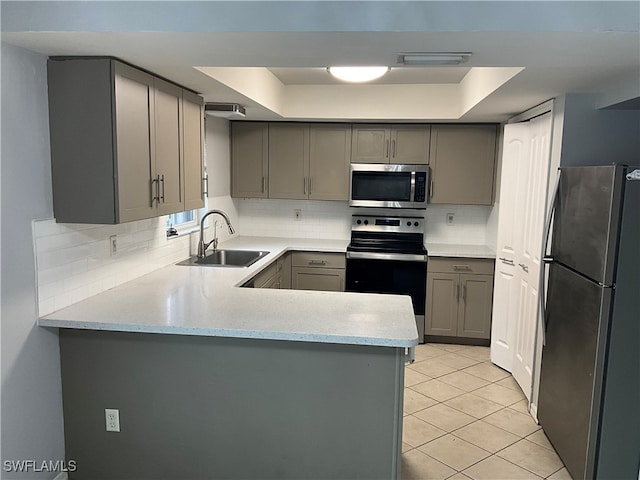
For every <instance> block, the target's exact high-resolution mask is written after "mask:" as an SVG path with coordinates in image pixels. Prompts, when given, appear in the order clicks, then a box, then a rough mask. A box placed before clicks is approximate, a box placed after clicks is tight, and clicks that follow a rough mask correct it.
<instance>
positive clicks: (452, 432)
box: [403, 347, 565, 478]
mask: <svg viewBox="0 0 640 480" xmlns="http://www.w3.org/2000/svg"><path fill="white" fill-rule="evenodd" d="M433 348H438V347H433ZM464 350H465V349H464V348H460V349H456V350H452V351H449V350H444V349H442V351H443V353H442V354H441V355H435V356H431V357H427V358H423V359H421V360H419V361H418V362H416V363H420V362H425V361H427V360H432V361H437V358H438V357H441V356H443V355H449V354H453V355H462V356H464V357H465V358H468V359H470V360H473V361H475V362H476V363H474V364H472V365H466V366H463V367H454V366H451V365H448V364H446V363H444V362H438V363H440V364H442V365H444V366H446V367H448V368H453V369H454V370H453V371H452V372H449V373H445V374H443V375H439V376H435V377H433V376H430V375H426V374H422V373H420V372H419V371H417V370H413V369H411V370H413V371H414V372H415V373H419V374H421V375H424V376H425V377H428V379H427V380H424V381H421V382H418V383H415V384H412V385H411V386H405V391H406V390H407V389H408V390H411V391H412V392H413V393H416V394H418V395H421V396H423V397H425V398H426V399H429V400H430V401H433V402H436V403H435V404H433V405H430V406H428V407H424V408H421V409H419V410H416V411H414V412H412V413H408V414H407V415H406V417H409V416H411V417H413V418H414V419H416V420H420V421H422V422H425V423H426V424H428V425H430V426H431V427H434V428H437V429H439V430H441V431H443V432H444V433H443V434H442V435H438V436H437V437H435V438H432V439H430V440H429V441H427V442H425V443H422V444H420V445H418V446H415V447H414V446H411V445H409V444H406V445H407V446H408V447H409V449H408V450H406V451H405V452H404V453H403V455H404V454H405V453H408V452H411V451H412V450H418V451H419V452H420V453H421V454H423V455H426V456H428V457H429V458H432V459H433V460H435V461H438V462H439V463H442V464H443V465H446V466H447V467H449V468H451V469H452V470H453V471H454V472H455V473H453V474H452V475H450V476H449V477H447V478H450V477H452V476H455V475H457V474H462V475H466V474H465V473H464V472H465V471H466V470H468V469H469V468H471V467H473V466H474V465H476V464H478V463H480V462H482V461H484V460H487V459H488V458H491V457H497V458H499V459H501V460H503V461H505V462H507V463H509V464H511V465H513V466H515V467H517V468H520V469H523V470H525V471H527V472H530V473H531V474H533V475H535V476H536V477H539V478H549V477H551V476H553V475H555V474H556V473H558V472H559V471H560V470H562V469H563V468H565V466H564V465H562V466H561V467H560V468H558V469H556V470H554V471H553V472H551V473H550V474H549V475H546V476H545V477H540V475H539V474H538V473H536V472H534V471H532V470H530V469H529V468H527V467H525V466H523V465H518V464H517V463H515V462H512V461H511V460H509V459H507V458H504V457H501V456H500V455H499V453H500V452H503V451H504V450H506V449H508V448H510V447H512V446H513V445H515V444H517V443H520V442H522V440H527V442H528V443H531V444H533V445H536V446H537V447H540V448H544V449H546V450H549V449H548V448H547V447H545V446H543V445H540V444H538V443H536V442H533V441H531V440H528V437H529V436H531V435H533V434H534V433H536V432H538V431H540V426H539V424H537V423H536V427H537V428H536V430H534V431H533V432H529V433H527V434H526V435H522V434H520V433H515V432H512V431H509V430H506V429H504V428H502V427H500V426H498V425H493V424H491V423H489V425H491V426H492V427H494V428H498V429H499V430H501V431H503V432H506V433H509V434H511V435H514V436H515V437H517V440H515V441H513V442H511V443H509V444H508V445H505V446H503V447H502V448H500V449H499V450H497V451H495V452H490V451H488V450H485V449H484V448H483V447H482V446H480V445H476V444H475V443H473V442H468V443H469V444H470V445H473V446H474V447H476V448H479V449H480V450H482V451H484V452H486V453H487V454H488V455H487V456H486V457H484V458H482V459H480V460H478V461H477V462H474V463H472V464H470V465H468V466H466V467H465V468H464V469H462V470H458V469H457V468H455V467H453V466H451V465H449V464H448V463H446V462H443V461H441V460H439V459H438V458H435V457H432V456H431V455H429V454H427V453H425V452H423V451H422V450H420V449H421V448H422V447H424V446H425V445H428V444H430V443H432V442H434V441H436V440H438V439H441V438H443V437H445V436H446V435H451V436H453V437H455V438H457V439H459V440H462V441H464V442H467V440H465V439H464V438H462V437H459V436H457V435H456V434H455V432H457V431H459V430H461V429H463V428H465V427H467V426H469V425H471V424H474V423H476V422H478V421H485V420H484V419H486V418H487V417H488V416H490V415H493V414H496V413H498V412H501V411H503V410H505V409H509V411H511V412H513V413H516V414H520V415H525V414H524V413H523V412H521V411H519V410H517V409H515V408H512V407H514V406H515V405H517V404H518V403H521V402H522V401H523V400H526V396H524V394H523V392H522V391H521V390H516V389H514V388H509V387H507V386H504V385H499V384H498V383H499V382H502V381H504V380H505V379H507V378H513V377H512V375H510V374H509V373H508V372H506V371H505V373H506V375H505V376H504V377H502V378H499V379H496V380H488V379H486V378H483V377H480V376H478V375H475V374H474V373H472V372H465V371H464V370H465V369H468V368H471V367H474V366H477V365H482V364H488V365H489V366H491V367H494V368H498V369H500V367H497V366H496V365H494V364H493V363H492V362H491V361H490V360H478V359H477V358H473V357H468V356H466V355H464V353H463V352H464ZM500 370H502V369H500ZM457 372H462V373H466V374H468V375H471V376H473V377H475V378H477V379H480V380H482V381H485V382H487V383H486V384H485V385H482V386H480V387H477V388H472V389H471V390H466V389H464V388H460V387H458V386H456V385H453V384H450V383H448V382H446V381H444V380H440V379H441V377H444V376H447V375H452V374H454V373H457ZM431 380H438V381H440V382H441V383H444V384H445V385H447V386H450V387H453V388H456V389H459V390H462V391H463V393H460V394H457V395H454V396H452V397H450V398H447V399H446V400H443V401H440V400H437V399H435V398H433V397H429V395H426V394H424V393H421V392H419V391H417V390H416V389H415V388H414V387H417V386H419V385H422V384H424V383H427V382H429V381H431ZM491 385H498V386H499V387H501V388H504V389H507V390H510V391H513V392H516V393H519V394H520V397H521V398H519V399H518V400H516V401H514V402H511V403H508V404H507V405H503V404H502V403H498V402H495V401H493V400H491V399H489V398H484V397H482V396H480V395H475V394H474V393H473V392H476V391H477V390H480V389H483V388H486V387H489V386H491ZM466 394H474V395H475V396H477V397H479V398H481V399H483V400H485V401H488V402H491V403H493V404H495V405H498V406H499V407H500V408H499V409H498V410H496V411H494V412H491V413H489V414H487V415H483V416H482V417H480V418H478V417H476V416H475V415H470V414H469V413H467V412H465V411H462V410H460V409H459V408H456V407H455V406H452V405H448V404H447V403H446V402H448V401H450V400H452V399H455V398H458V397H461V396H463V395H466ZM441 404H443V405H445V406H446V407H449V408H451V409H453V410H456V411H458V412H460V413H461V414H464V415H467V416H470V417H472V418H473V421H471V422H470V423H467V424H465V425H461V426H459V427H456V428H454V429H451V430H448V429H443V428H441V427H439V426H437V425H433V424H432V423H430V422H428V421H427V420H423V419H422V418H419V417H418V416H417V414H419V413H420V412H423V411H425V410H427V409H429V408H432V407H436V406H438V405H441ZM406 417H405V416H403V418H406ZM532 421H533V419H532ZM551 451H552V452H553V453H555V454H556V456H557V452H555V450H551Z"/></svg>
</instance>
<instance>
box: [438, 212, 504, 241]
mask: <svg viewBox="0 0 640 480" xmlns="http://www.w3.org/2000/svg"><path fill="white" fill-rule="evenodd" d="M492 210H493V207H485V206H476V205H430V206H429V207H427V211H426V223H427V226H426V229H425V238H426V240H427V241H428V242H431V243H457V244H463V245H491V244H492V243H495V240H494V237H495V234H494V233H493V232H492V229H493V228H494V226H493V225H492V224H491V223H490V221H489V219H490V218H491V211H492ZM450 213H452V214H453V223H451V224H448V223H447V216H448V214H450Z"/></svg>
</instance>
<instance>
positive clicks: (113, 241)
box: [109, 235, 118, 257]
mask: <svg viewBox="0 0 640 480" xmlns="http://www.w3.org/2000/svg"><path fill="white" fill-rule="evenodd" d="M116 253H118V236H117V235H111V236H110V237H109V254H110V255H111V256H112V257H113V256H115V255H116Z"/></svg>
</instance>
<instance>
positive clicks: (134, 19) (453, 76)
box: [0, 1, 640, 121]
mask: <svg viewBox="0 0 640 480" xmlns="http://www.w3.org/2000/svg"><path fill="white" fill-rule="evenodd" d="M639 5H640V4H639V2H617V3H613V2H457V1H452V2H322V1H321V2H286V1H285V2H269V1H262V2H243V1H238V2H188V3H182V2H131V3H127V2H99V1H96V2H55V1H52V2H37V3H36V2H34V3H32V2H7V1H3V2H1V3H0V6H1V8H2V17H1V20H2V40H3V41H4V42H7V43H11V44H14V45H18V46H21V47H24V48H27V49H29V50H33V51H36V52H39V53H42V54H45V55H111V56H115V57H118V58H121V59H122V60H125V61H128V62H130V63H133V64H135V65H138V66H140V67H142V68H146V69H148V70H150V71H152V72H154V73H157V74H159V75H161V76H164V77H166V78H168V79H170V80H173V81H175V82H177V83H181V84H183V85H185V86H187V87H189V88H192V89H194V90H196V91H198V92H200V93H202V94H203V95H204V97H205V100H207V101H217V102H227V101H231V102H239V103H241V104H243V105H245V106H246V107H247V112H248V118H255V119H281V118H293V119H305V118H314V117H317V118H322V119H325V120H327V119H335V120H345V121H347V120H375V119H376V118H379V119H388V118H396V119H398V120H407V121H415V120H427V121H428V120H432V121H502V120H505V119H507V118H509V117H510V116H512V115H514V114H517V113H520V112H522V111H524V110H526V109H528V108H530V107H532V106H535V105H537V104H539V103H542V102H544V101H546V100H547V99H549V98H552V97H555V96H558V95H562V94H564V93H573V92H595V93H601V94H602V95H603V98H605V97H606V98H607V99H614V100H615V99H618V98H619V101H621V102H622V101H624V100H630V99H633V98H636V97H639V96H640V85H639V84H640V36H639V34H638V30H639V28H638V25H639V23H640V6H639ZM421 51H435V52H447V51H470V52H473V56H472V57H471V58H470V59H469V61H468V62H466V63H465V64H464V65H463V66H462V67H440V68H427V69H425V68H416V67H411V68H404V69H397V70H396V69H392V71H391V72H390V73H389V74H388V75H387V76H386V77H384V78H383V79H382V80H379V81H378V82H376V83H375V84H373V85H365V86H352V85H350V86H349V88H350V90H346V86H343V85H339V84H337V83H336V82H335V81H334V80H332V79H331V78H330V76H329V75H327V74H326V72H325V70H324V69H325V67H326V66H328V65H344V64H360V65H362V64H376V65H380V64H381V65H389V66H391V67H396V66H397V58H398V54H399V53H402V52H421ZM194 67H213V68H211V69H210V70H207V69H206V68H205V69H200V70H197V69H195V68H194ZM239 67H240V68H243V69H244V70H238V68H239ZM249 67H260V68H249ZM479 67H480V68H481V69H482V68H484V69H485V70H483V71H482V72H483V73H482V75H478V77H482V79H483V82H484V84H483V85H482V88H479V85H475V84H473V85H472V82H471V80H474V81H475V79H471V74H470V72H474V71H475V72H476V73H478V72H479V70H478V68H479ZM487 67H492V68H493V67H500V68H503V69H505V70H504V72H511V73H508V74H503V73H500V72H503V71H501V70H498V71H496V72H497V73H496V76H497V77H500V78H497V79H496V78H492V75H491V73H490V71H489V70H487ZM221 68H223V69H228V71H227V70H221ZM509 69H510V70H509ZM520 69H522V70H520ZM204 71H207V72H209V74H205V73H204ZM211 72H214V73H215V72H217V73H215V74H214V73H211ZM228 72H233V73H234V76H235V77H234V80H233V81H229V80H228V79H229V78H230V77H229V75H227V73H228ZM468 74H469V75H468ZM465 78H466V79H467V80H464V79H465ZM465 81H466V83H467V85H466V87H465V88H464V89H463V88H462V87H461V85H463V83H464V82H465ZM461 82H462V83H461ZM487 82H488V83H487ZM491 82H494V83H493V84H492V83H491ZM269 89H270V90H269ZM267 90H268V91H267ZM480 90H482V92H481V94H480ZM476 91H478V92H476ZM334 93H335V95H334ZM462 96H465V97H473V98H464V99H461V98H460V97H462ZM333 98H335V99H336V100H335V102H336V103H335V104H334V103H332V99H333ZM338 99H340V100H339V101H340V103H337V102H338ZM614 100H610V101H609V103H614ZM352 101H353V102H354V103H353V104H352V103H351V102H352ZM615 101H617V100H615ZM292 102H293V103H295V105H293V104H292ZM314 102H315V103H314ZM421 102H422V103H421ZM456 102H458V103H459V102H463V103H464V106H460V105H458V103H456ZM321 103H322V104H321ZM431 104H434V108H433V109H430V108H429V106H430V105H431ZM435 104H438V105H435ZM449 104H451V108H449V109H448V110H447V109H446V108H445V107H446V106H447V105H449ZM636 104H637V102H636ZM376 105H377V107H376ZM626 105H627V107H628V106H629V105H630V103H627V104H626ZM631 105H633V102H632V103H631ZM605 106H606V105H605ZM436 107H437V108H436ZM316 111H317V112H318V114H317V115H316V114H315V112H316ZM287 112H290V113H291V115H290V116H288V113H287Z"/></svg>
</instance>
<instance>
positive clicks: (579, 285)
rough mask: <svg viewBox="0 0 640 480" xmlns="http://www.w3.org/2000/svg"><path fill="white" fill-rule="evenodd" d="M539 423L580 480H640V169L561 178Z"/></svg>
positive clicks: (585, 170)
mask: <svg viewBox="0 0 640 480" xmlns="http://www.w3.org/2000/svg"><path fill="white" fill-rule="evenodd" d="M554 203H555V213H554V216H553V231H552V239H551V250H550V255H549V256H547V257H546V258H545V263H546V264H547V265H548V284H547V285H548V289H547V295H546V311H545V331H544V346H543V350H542V367H541V371H540V392H539V399H538V420H539V421H540V424H541V425H542V427H543V428H544V431H545V433H546V434H547V436H548V437H549V440H550V441H551V443H552V444H553V446H554V448H555V449H556V451H557V452H558V455H560V458H561V459H562V460H563V462H564V463H565V465H566V467H567V469H568V470H569V473H570V474H571V476H572V477H573V478H574V480H577V479H583V478H586V479H593V478H597V479H603V480H613V479H638V478H639V465H640V253H639V252H640V166H638V167H627V166H620V165H609V166H601V167H566V168H561V169H560V177H559V183H558V189H557V192H556V197H555V202H554Z"/></svg>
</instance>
